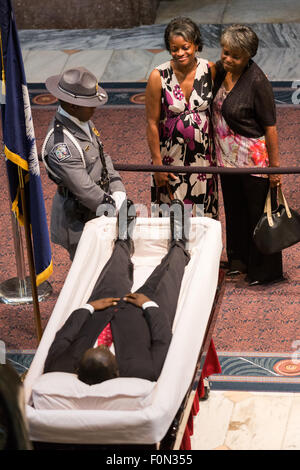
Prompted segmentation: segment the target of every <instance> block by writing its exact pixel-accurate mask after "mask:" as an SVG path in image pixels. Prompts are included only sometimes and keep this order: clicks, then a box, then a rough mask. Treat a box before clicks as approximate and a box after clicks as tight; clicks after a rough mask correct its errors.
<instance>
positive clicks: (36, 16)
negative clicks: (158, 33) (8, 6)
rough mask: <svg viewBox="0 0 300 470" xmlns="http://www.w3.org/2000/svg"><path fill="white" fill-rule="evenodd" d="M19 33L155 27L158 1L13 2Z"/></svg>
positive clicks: (16, 0)
mask: <svg viewBox="0 0 300 470" xmlns="http://www.w3.org/2000/svg"><path fill="white" fill-rule="evenodd" d="M12 3H13V7H14V11H15V15H16V21H17V25H18V28H19V29H21V28H22V29H23V28H24V29H27V28H28V29H39V28H43V29H53V28H59V29H77V28H130V27H132V26H137V25H141V24H152V23H154V21H155V18H156V12H157V8H158V6H159V0H113V1H112V0H84V1H82V0H64V1H61V0H51V1H48V2H47V1H46V2H43V1H41V0H13V2H12Z"/></svg>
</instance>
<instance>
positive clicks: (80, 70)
mask: <svg viewBox="0 0 300 470" xmlns="http://www.w3.org/2000/svg"><path fill="white" fill-rule="evenodd" d="M46 88H47V90H48V91H49V92H50V93H51V94H52V95H53V96H55V97H56V98H58V99H59V100H62V101H65V102H67V103H71V104H76V105H78V106H87V107H92V108H93V107H98V106H102V105H103V104H105V103H106V102H107V100H108V96H107V93H106V91H105V90H104V89H103V88H101V87H100V86H99V84H98V81H97V78H96V77H95V75H94V74H92V73H91V72H90V71H89V70H87V69H86V68H85V67H73V68H71V69H68V70H65V71H64V72H62V73H61V74H60V75H52V76H51V77H49V78H47V80H46Z"/></svg>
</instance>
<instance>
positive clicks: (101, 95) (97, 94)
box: [58, 84, 105, 101]
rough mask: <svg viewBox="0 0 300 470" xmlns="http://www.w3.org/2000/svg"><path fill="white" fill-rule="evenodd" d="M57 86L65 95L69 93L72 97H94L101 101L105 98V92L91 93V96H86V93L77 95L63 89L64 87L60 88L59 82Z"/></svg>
mask: <svg viewBox="0 0 300 470" xmlns="http://www.w3.org/2000/svg"><path fill="white" fill-rule="evenodd" d="M58 88H59V89H60V90H61V91H62V92H63V93H66V94H67V95H70V96H72V97H73V98H83V99H90V98H91V99H94V98H99V100H100V101H102V100H103V99H104V98H105V94H104V93H98V92H97V93H96V94H95V95H91V96H86V95H77V94H75V93H71V92H70V91H67V90H65V89H64V88H62V87H61V86H60V84H58Z"/></svg>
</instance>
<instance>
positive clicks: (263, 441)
mask: <svg viewBox="0 0 300 470" xmlns="http://www.w3.org/2000/svg"><path fill="white" fill-rule="evenodd" d="M299 418H300V394H299V393H298V394H297V393H272V392H266V393H264V392H238V391H211V392H210V395H209V398H208V400H206V401H201V402H200V411H199V413H198V415H197V417H196V418H195V420H194V435H193V436H192V438H191V442H192V449H193V450H300V419H299Z"/></svg>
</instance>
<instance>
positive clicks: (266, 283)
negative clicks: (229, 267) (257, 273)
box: [246, 276, 286, 287]
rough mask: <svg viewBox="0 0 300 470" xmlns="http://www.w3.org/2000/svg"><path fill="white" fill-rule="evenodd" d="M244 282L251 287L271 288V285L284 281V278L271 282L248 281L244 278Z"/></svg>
mask: <svg viewBox="0 0 300 470" xmlns="http://www.w3.org/2000/svg"><path fill="white" fill-rule="evenodd" d="M246 281H248V285H249V286H251V287H254V286H271V285H273V284H278V283H279V282H283V281H286V278H285V277H283V276H281V277H278V278H276V279H272V280H271V281H258V280H255V279H248V278H246Z"/></svg>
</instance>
